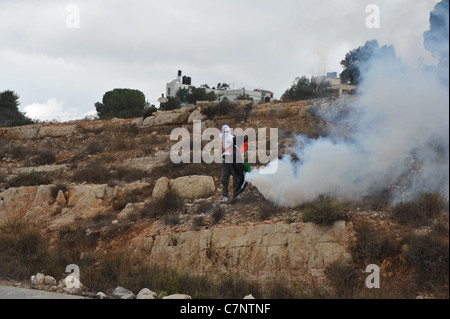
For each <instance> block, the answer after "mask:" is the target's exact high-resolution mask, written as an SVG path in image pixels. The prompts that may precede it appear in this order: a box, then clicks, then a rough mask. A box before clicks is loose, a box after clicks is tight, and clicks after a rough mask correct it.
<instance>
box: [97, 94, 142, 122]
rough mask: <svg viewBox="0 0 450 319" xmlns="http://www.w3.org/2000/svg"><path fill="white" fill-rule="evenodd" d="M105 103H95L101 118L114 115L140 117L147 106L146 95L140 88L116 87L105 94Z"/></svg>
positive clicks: (108, 117)
mask: <svg viewBox="0 0 450 319" xmlns="http://www.w3.org/2000/svg"><path fill="white" fill-rule="evenodd" d="M102 102H103V103H100V102H97V103H95V109H96V110H97V114H98V116H99V118H100V119H102V120H103V119H110V118H113V117H119V118H125V119H126V118H133V117H140V116H142V114H143V113H144V109H145V106H146V101H145V95H144V93H142V92H141V91H139V90H133V89H114V90H112V91H108V92H106V93H105V94H104V95H103V100H102Z"/></svg>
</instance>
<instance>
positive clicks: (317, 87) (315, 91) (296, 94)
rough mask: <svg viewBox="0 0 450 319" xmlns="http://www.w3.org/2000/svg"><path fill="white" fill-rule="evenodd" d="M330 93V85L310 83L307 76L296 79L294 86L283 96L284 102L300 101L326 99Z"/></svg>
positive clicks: (326, 83)
mask: <svg viewBox="0 0 450 319" xmlns="http://www.w3.org/2000/svg"><path fill="white" fill-rule="evenodd" d="M329 93H330V83H329V82H324V81H322V82H320V83H317V82H316V81H314V80H312V81H310V80H309V79H308V78H307V77H306V76H302V77H301V78H296V79H295V81H294V83H293V84H292V86H291V87H290V88H289V89H287V90H286V92H284V93H283V95H282V96H281V99H282V100H283V101H299V100H308V99H314V98H320V97H325V96H327V95H328V94H329Z"/></svg>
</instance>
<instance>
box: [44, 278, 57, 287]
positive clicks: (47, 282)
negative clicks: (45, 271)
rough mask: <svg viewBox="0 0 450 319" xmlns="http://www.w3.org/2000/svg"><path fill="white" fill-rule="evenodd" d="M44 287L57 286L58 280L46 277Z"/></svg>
mask: <svg viewBox="0 0 450 319" xmlns="http://www.w3.org/2000/svg"><path fill="white" fill-rule="evenodd" d="M44 285H47V286H55V285H56V279H55V278H54V277H52V276H45V277H44Z"/></svg>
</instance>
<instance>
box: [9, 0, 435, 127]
mask: <svg viewBox="0 0 450 319" xmlns="http://www.w3.org/2000/svg"><path fill="white" fill-rule="evenodd" d="M437 2H439V0H368V1H365V0H276V1H274V0H270V1H269V0H257V1H256V0H239V1H238V0H228V1H216V0H209V1H206V0H189V1H187V0H164V1H161V0H158V1H157V0H150V1H148V0H147V1H144V0H128V1H123V0H121V1H119V0H89V1H88V0H78V1H77V0H74V1H61V0H39V1H36V0H0V92H1V91H4V90H13V91H15V92H16V93H17V94H18V95H19V96H20V103H21V105H20V106H19V109H20V110H21V111H22V112H26V114H27V115H28V116H29V117H31V118H33V119H35V118H38V119H41V120H51V119H56V120H59V121H69V120H74V119H76V118H82V117H84V116H85V115H86V114H95V107H94V104H95V102H97V101H101V100H102V97H103V94H104V93H105V92H106V91H109V90H112V89H114V88H132V89H138V90H140V91H142V92H143V93H144V94H145V96H146V99H147V100H148V101H149V102H150V103H152V104H155V105H157V106H159V103H158V102H157V99H158V98H159V97H160V96H161V94H162V93H164V92H165V86H166V82H170V81H171V80H173V79H174V78H176V75H177V70H182V71H183V75H187V76H190V77H191V78H192V84H193V85H197V86H198V85H201V84H205V83H206V84H209V85H210V86H215V85H216V84H217V83H218V82H226V83H230V84H231V87H232V88H233V87H234V88H242V87H245V88H246V89H248V90H253V89H257V88H259V89H267V90H270V91H272V92H274V93H275V98H280V97H281V95H282V94H283V92H284V91H285V90H286V89H287V88H289V87H290V86H291V85H292V82H293V81H294V79H295V78H296V77H300V76H303V75H305V76H307V77H310V76H311V75H323V74H324V73H326V72H338V74H339V73H340V72H341V71H342V67H341V65H340V61H341V60H342V59H343V58H344V56H345V54H346V53H347V52H348V51H350V50H352V49H355V48H357V47H359V46H362V45H364V43H365V42H366V41H367V40H372V39H376V40H378V42H379V44H380V45H384V44H387V45H391V44H392V45H394V47H395V50H396V53H397V55H398V56H399V57H400V58H401V59H402V60H403V61H404V62H405V63H407V64H409V65H412V66H414V65H415V64H416V63H417V59H418V58H419V57H422V58H423V59H424V61H425V63H427V64H436V61H435V60H434V59H433V58H432V57H431V54H430V53H429V52H428V51H426V50H425V49H424V46H423V32H425V31H426V30H428V29H429V14H430V12H431V11H432V9H433V7H434V5H435V4H436V3H437ZM369 4H376V5H377V6H378V7H379V9H380V25H379V28H372V29H369V28H367V26H366V18H367V17H368V16H369V15H371V14H372V13H373V12H366V7H367V6H368V5H369ZM77 13H79V25H78V24H77Z"/></svg>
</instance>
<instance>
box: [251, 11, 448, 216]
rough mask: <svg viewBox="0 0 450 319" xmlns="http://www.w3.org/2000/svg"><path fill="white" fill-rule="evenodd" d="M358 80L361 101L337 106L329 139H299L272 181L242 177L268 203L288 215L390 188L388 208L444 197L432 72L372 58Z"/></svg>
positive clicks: (444, 103)
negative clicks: (417, 197)
mask: <svg viewBox="0 0 450 319" xmlns="http://www.w3.org/2000/svg"><path fill="white" fill-rule="evenodd" d="M447 14H448V13H447ZM362 72H363V75H364V79H365V80H364V81H363V83H362V84H361V86H360V91H361V95H358V96H356V97H355V98H353V99H350V100H348V101H340V102H339V103H346V104H345V105H344V107H345V109H346V110H347V111H348V114H347V115H346V116H345V117H341V118H335V117H334V115H336V114H338V113H336V114H334V113H327V116H328V118H327V120H331V121H333V122H334V124H336V125H337V126H336V128H335V129H334V130H333V131H332V132H331V133H332V134H330V135H328V136H327V137H321V138H319V139H315V140H313V139H307V138H305V137H299V145H301V147H298V148H296V149H294V150H293V151H294V152H295V153H296V155H297V157H298V158H299V159H300V160H299V161H298V162H293V161H292V160H291V158H290V157H288V156H286V157H284V158H282V159H281V160H277V161H278V163H277V164H278V171H277V172H276V173H275V174H272V175H264V174H260V173H261V172H260V171H259V170H253V171H252V172H250V173H249V174H248V175H247V180H248V181H249V182H250V183H252V184H253V185H254V186H256V187H257V188H258V190H259V191H260V192H261V193H262V194H263V195H264V196H265V197H266V198H267V199H269V200H271V201H273V202H276V203H278V204H280V205H283V206H290V207H294V206H298V205H300V204H302V203H304V202H307V201H310V200H313V199H315V198H316V197H317V196H319V195H321V194H329V195H334V196H337V197H339V198H348V199H358V198H361V197H363V196H365V195H370V194H372V193H374V192H376V191H380V190H382V189H384V188H386V187H390V186H393V185H397V186H399V185H400V186H401V188H400V187H398V188H392V190H393V196H394V197H393V201H396V200H399V199H406V198H407V196H408V195H411V196H414V194H415V193H416V192H418V191H442V190H444V191H446V192H447V194H448V187H449V184H448V183H449V182H448V181H449V142H448V141H449V107H448V105H449V92H448V84H443V83H441V82H440V78H439V74H438V72H436V70H435V69H434V68H424V67H420V66H418V67H409V66H405V65H404V64H402V62H401V61H400V60H399V59H396V58H393V57H392V55H385V56H378V57H376V58H373V59H372V60H371V61H370V63H369V64H368V65H367V67H366V68H364V70H362ZM339 107H342V105H341V106H339ZM269 165H270V164H269ZM264 169H267V168H264ZM264 169H263V170H264Z"/></svg>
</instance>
